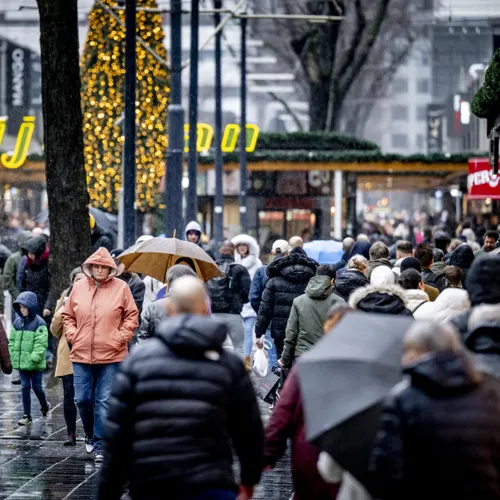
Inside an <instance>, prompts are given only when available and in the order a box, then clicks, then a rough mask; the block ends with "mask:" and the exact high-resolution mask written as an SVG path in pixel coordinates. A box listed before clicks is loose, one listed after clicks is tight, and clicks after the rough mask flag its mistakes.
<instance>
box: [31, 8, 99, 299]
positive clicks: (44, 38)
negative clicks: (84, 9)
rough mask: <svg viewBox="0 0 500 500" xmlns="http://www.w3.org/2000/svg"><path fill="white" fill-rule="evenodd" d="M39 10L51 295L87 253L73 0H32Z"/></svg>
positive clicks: (85, 187)
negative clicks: (34, 0) (35, 2)
mask: <svg viewBox="0 0 500 500" xmlns="http://www.w3.org/2000/svg"><path fill="white" fill-rule="evenodd" d="M37 3H38V10H39V14H40V49H41V65H42V100H43V126H44V143H45V175H46V180H47V195H48V200H49V222H50V251H51V256H50V269H51V275H52V279H51V293H52V295H53V297H54V298H55V299H57V298H58V297H59V295H60V294H61V292H62V290H63V289H64V288H65V287H67V286H68V284H69V273H70V272H71V270H72V269H74V268H75V267H76V266H78V265H80V264H81V263H82V262H83V261H84V260H85V259H86V258H87V257H88V254H89V251H90V224H89V212H88V203H89V196H88V193H87V182H86V174H85V167H84V157H83V128H82V123H83V120H82V111H81V107H80V67H79V52H78V15H77V3H78V2H77V0H37Z"/></svg>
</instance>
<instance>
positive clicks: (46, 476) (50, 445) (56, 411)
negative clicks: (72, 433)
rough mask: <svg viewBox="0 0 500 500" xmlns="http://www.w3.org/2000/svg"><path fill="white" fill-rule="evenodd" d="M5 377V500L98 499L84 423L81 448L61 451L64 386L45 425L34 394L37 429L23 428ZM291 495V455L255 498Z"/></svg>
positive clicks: (51, 394) (0, 487)
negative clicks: (86, 445) (85, 443)
mask: <svg viewBox="0 0 500 500" xmlns="http://www.w3.org/2000/svg"><path fill="white" fill-rule="evenodd" d="M2 377H3V376H2V375H1V374H0V500H3V499H37V500H49V499H50V500H52V499H54V500H55V499H57V500H64V499H68V498H71V499H75V500H76V499H82V500H84V499H90V498H95V494H96V486H97V480H98V469H97V467H95V465H94V462H93V460H91V459H90V460H89V456H88V455H86V454H85V452H84V449H83V446H84V445H83V438H82V436H83V429H82V427H81V424H80V422H78V430H77V434H78V436H80V437H79V438H78V442H77V446H76V448H65V447H64V446H63V445H62V444H63V442H64V440H65V439H66V428H65V424H64V416H63V407H62V386H61V385H59V386H58V387H56V388H55V389H51V390H49V391H47V396H48V400H49V401H50V402H51V403H52V410H51V412H50V414H49V416H48V417H47V418H45V419H44V418H42V416H41V414H40V409H39V406H38V401H37V399H36V396H35V395H34V394H32V407H33V411H32V413H33V425H32V426H31V427H27V428H25V427H18V425H17V422H18V420H19V419H20V418H21V417H22V415H23V411H22V404H21V391H20V386H12V385H11V384H10V377H3V378H2ZM261 413H262V416H263V420H264V421H265V422H267V420H268V418H269V410H268V405H267V404H264V403H261ZM291 491H292V487H291V478H290V459H289V456H288V455H287V456H286V457H284V458H283V459H282V460H281V461H280V462H279V463H278V464H277V466H276V467H275V469H273V470H272V471H271V472H267V473H265V474H264V475H263V477H262V481H261V484H260V485H259V486H258V487H257V488H256V492H255V495H254V498H255V499H258V500H260V499H262V500H263V499H266V500H287V499H289V498H290V496H291ZM124 498H127V497H126V496H125V497H124Z"/></svg>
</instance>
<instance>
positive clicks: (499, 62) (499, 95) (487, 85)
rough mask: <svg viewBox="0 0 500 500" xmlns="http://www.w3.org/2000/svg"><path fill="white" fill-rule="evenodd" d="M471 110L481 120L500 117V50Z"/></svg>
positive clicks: (473, 100)
mask: <svg viewBox="0 0 500 500" xmlns="http://www.w3.org/2000/svg"><path fill="white" fill-rule="evenodd" d="M471 110H472V112H473V113H474V114H475V115H476V116H478V117H479V118H490V119H495V118H496V117H497V116H499V115H500V49H497V50H496V51H495V54H494V55H493V60H492V61H491V63H490V65H489V66H488V69H487V70H486V74H485V75H484V83H483V86H482V87H481V88H480V89H479V90H478V91H477V93H476V95H475V96H474V98H473V99H472V103H471Z"/></svg>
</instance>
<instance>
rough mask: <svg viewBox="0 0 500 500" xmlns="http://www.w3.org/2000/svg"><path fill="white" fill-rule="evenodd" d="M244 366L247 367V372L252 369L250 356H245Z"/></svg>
mask: <svg viewBox="0 0 500 500" xmlns="http://www.w3.org/2000/svg"><path fill="white" fill-rule="evenodd" d="M245 368H246V369H247V372H251V371H252V360H251V358H250V356H245Z"/></svg>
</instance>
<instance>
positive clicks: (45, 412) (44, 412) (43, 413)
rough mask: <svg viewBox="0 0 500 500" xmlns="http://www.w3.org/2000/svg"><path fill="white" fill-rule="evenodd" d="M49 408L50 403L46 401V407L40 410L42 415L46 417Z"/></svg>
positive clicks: (50, 406)
mask: <svg viewBox="0 0 500 500" xmlns="http://www.w3.org/2000/svg"><path fill="white" fill-rule="evenodd" d="M51 409H52V405H51V404H50V403H49V402H48V401H47V408H45V410H42V417H46V416H47V415H48V413H49V411H50V410H51Z"/></svg>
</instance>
